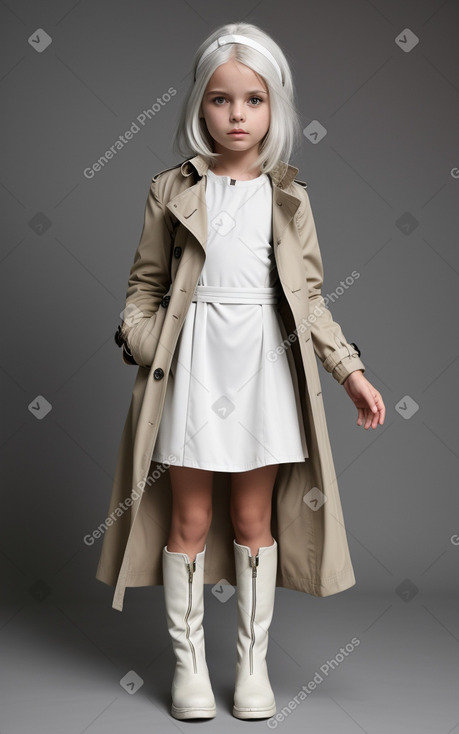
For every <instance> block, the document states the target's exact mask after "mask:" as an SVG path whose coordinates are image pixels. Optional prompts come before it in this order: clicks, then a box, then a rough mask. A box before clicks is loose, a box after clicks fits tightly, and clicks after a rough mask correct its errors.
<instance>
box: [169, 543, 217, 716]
mask: <svg viewBox="0 0 459 734" xmlns="http://www.w3.org/2000/svg"><path fill="white" fill-rule="evenodd" d="M205 552H206V546H204V550H202V551H201V552H200V553H198V554H197V555H196V558H195V560H194V561H192V562H190V559H189V557H188V555H187V554H186V553H174V552H171V551H168V550H167V546H164V548H163V557H162V563H163V581H164V598H165V603H166V613H167V626H168V630H169V634H170V636H171V637H172V646H173V649H174V653H175V656H176V659H177V660H176V665H175V672H174V678H173V680H172V707H171V714H172V716H174V717H175V718H176V719H192V718H206V719H210V718H213V717H214V716H215V714H216V705H215V698H214V694H213V692H212V687H211V684H210V679H209V670H208V668H207V663H206V657H205V642H204V629H203V626H202V622H203V617H204V560H205Z"/></svg>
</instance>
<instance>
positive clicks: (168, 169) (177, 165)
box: [152, 161, 184, 181]
mask: <svg viewBox="0 0 459 734" xmlns="http://www.w3.org/2000/svg"><path fill="white" fill-rule="evenodd" d="M183 163H184V161H182V162H181V163H177V164H176V165H175V166H171V167H170V168H165V169H164V171H160V172H159V173H156V174H155V175H154V176H153V178H152V181H156V179H157V178H158V176H161V174H162V173H166V171H173V170H174V168H180V166H182V165H183Z"/></svg>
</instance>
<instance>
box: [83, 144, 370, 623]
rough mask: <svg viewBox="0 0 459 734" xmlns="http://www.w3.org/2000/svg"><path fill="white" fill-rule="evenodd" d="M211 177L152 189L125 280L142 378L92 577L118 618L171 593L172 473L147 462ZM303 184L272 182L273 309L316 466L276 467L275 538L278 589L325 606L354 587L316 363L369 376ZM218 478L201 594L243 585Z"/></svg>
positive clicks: (198, 258) (128, 340) (197, 162)
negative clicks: (332, 302) (328, 271)
mask: <svg viewBox="0 0 459 734" xmlns="http://www.w3.org/2000/svg"><path fill="white" fill-rule="evenodd" d="M206 173H207V163H206V162H205V160H204V159H203V158H202V157H201V156H200V155H197V156H195V157H193V158H191V159H189V160H187V161H184V162H183V163H181V164H179V165H177V166H175V167H173V168H170V169H167V170H165V171H162V172H161V173H159V174H157V175H156V176H155V177H154V178H153V179H152V182H151V186H150V191H149V194H148V198H147V203H146V208H145V220H144V228H143V231H142V236H141V239H140V243H139V246H138V248H137V251H136V253H135V257H134V262H133V265H132V268H131V272H130V277H129V284H128V290H127V295H126V308H125V310H124V312H123V323H122V325H121V327H120V328H119V336H121V337H122V339H123V340H124V344H123V360H124V362H126V363H127V364H138V365H139V366H138V369H137V375H136V379H135V384H134V387H133V393H132V399H131V404H130V408H129V411H128V415H127V418H126V422H125V425H124V430H123V434H122V438H121V444H120V447H119V452H118V458H117V464H116V470H115V479H114V484H113V489H112V495H111V500H110V505H109V511H108V516H107V518H106V519H105V521H104V523H102V524H101V525H100V526H99V528H100V532H101V533H103V544H102V549H101V555H100V559H99V564H98V567H97V573H96V578H97V579H99V580H100V581H102V582H104V583H106V584H109V585H111V586H114V587H115V591H114V597H113V608H115V609H118V610H119V611H122V609H123V599H124V594H125V589H126V587H134V586H149V585H156V584H162V583H163V578H162V558H161V551H162V548H163V546H164V545H166V542H167V538H168V533H169V527H170V518H171V486H170V477H169V471H168V467H167V465H164V464H157V463H156V462H152V461H151V456H152V453H153V448H154V445H155V440H156V436H157V432H158V426H159V423H160V420H161V415H162V410H163V405H164V399H165V392H166V385H167V379H168V375H169V370H170V366H171V362H172V359H173V356H174V350H175V347H176V344H177V340H178V337H179V334H180V330H181V328H182V325H183V322H184V319H185V317H186V314H187V311H188V308H189V305H190V303H191V299H192V297H193V291H194V288H195V286H196V284H197V282H198V278H199V275H200V273H201V270H202V268H203V265H204V261H205V256H206V238H207V211H206V203H205V187H206V180H207V176H206ZM297 173H298V169H297V168H295V167H294V166H291V165H289V164H287V163H284V162H282V161H281V162H279V163H278V165H277V167H276V169H275V170H274V171H272V172H271V173H269V174H268V175H269V177H270V180H271V185H272V191H273V208H272V234H273V240H272V242H273V248H274V256H275V261H276V265H277V269H278V273H279V279H280V281H281V285H282V293H281V295H280V299H279V302H278V304H277V305H276V308H277V309H278V312H279V314H280V316H281V319H280V325H281V331H282V336H283V339H284V342H283V343H282V345H279V349H280V350H282V349H285V350H286V353H287V358H288V360H289V365H290V368H291V372H292V380H293V383H294V388H295V394H296V397H297V400H299V402H300V404H301V410H302V416H303V422H304V428H305V434H306V441H307V446H308V451H309V458H307V459H305V461H304V462H298V463H293V462H292V463H286V464H280V466H279V471H278V473H277V477H276V481H275V485H274V490H273V500H272V523H271V531H272V535H273V537H274V538H275V539H276V540H277V543H278V573H277V580H276V585H277V586H283V587H285V588H288V589H295V590H298V591H304V592H307V593H309V594H312V595H314V596H329V595H331V594H335V593H337V592H340V591H344V590H345V589H348V588H349V587H351V586H353V585H354V584H355V577H354V571H353V567H352V563H351V558H350V553H349V547H348V543H347V538H346V532H345V526H344V520H343V514H342V508H341V502H340V497H339V490H338V484H337V480H336V475H335V469H334V464H333V458H332V453H331V447H330V442H329V436H328V430H327V424H326V419H325V412H324V405H323V399H322V391H321V384H320V378H319V374H318V368H317V361H316V355H317V357H318V358H319V359H320V361H321V363H322V365H323V367H324V368H325V370H326V371H327V372H331V373H332V375H333V377H334V378H335V379H336V380H337V381H338V383H339V384H342V383H343V382H344V380H345V379H346V377H347V376H348V375H349V374H350V373H351V372H352V371H354V370H357V369H361V370H362V371H364V370H365V366H364V364H363V362H362V361H361V360H360V358H359V353H358V351H357V350H356V349H355V348H354V346H353V345H351V344H349V343H348V342H347V341H346V339H345V337H344V335H343V332H342V330H341V328H340V326H339V325H338V324H337V323H336V322H335V321H333V318H332V315H331V313H330V311H329V310H328V309H327V308H326V307H325V304H324V302H323V298H322V296H321V286H322V279H323V268H322V259H321V255H320V251H319V244H318V241H317V235H316V229H315V224H314V219H313V215H312V211H311V206H310V202H309V197H308V194H307V192H306V184H305V183H304V182H301V181H298V180H295V175H296V174H297ZM120 346H121V343H120ZM125 346H126V347H127V349H128V352H126V351H125ZM129 352H130V353H131V354H132V357H133V358H130V357H129V356H128V353H129ZM240 358H241V359H243V356H241V357H240ZM134 360H135V361H134ZM171 463H173V457H172V460H171ZM213 476H214V480H213V482H214V486H213V515H212V523H211V527H210V530H209V533H208V536H207V540H206V544H207V551H206V564H205V571H204V583H212V584H213V583H217V582H223V583H224V582H225V581H227V582H229V583H231V584H233V585H235V584H236V575H235V566H234V556H233V546H232V541H233V538H234V533H233V528H232V525H231V520H230V513H229V500H230V489H231V485H230V481H231V475H230V473H228V472H215V473H214V475H213ZM308 493H309V494H308Z"/></svg>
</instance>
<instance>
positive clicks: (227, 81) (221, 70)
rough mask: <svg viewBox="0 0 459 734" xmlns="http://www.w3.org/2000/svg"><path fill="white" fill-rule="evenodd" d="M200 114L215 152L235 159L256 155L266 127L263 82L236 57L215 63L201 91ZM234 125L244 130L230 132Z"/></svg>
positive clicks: (266, 102) (267, 106)
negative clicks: (241, 154)
mask: <svg viewBox="0 0 459 734" xmlns="http://www.w3.org/2000/svg"><path fill="white" fill-rule="evenodd" d="M200 116H201V117H202V116H203V117H204V119H205V122H206V125H207V129H208V131H209V133H210V135H211V136H212V138H213V140H214V151H215V153H220V154H222V157H227V158H232V159H234V157H235V154H236V157H237V153H238V152H240V153H243V154H244V159H247V157H251V156H250V154H251V153H253V159H254V160H255V158H256V157H257V156H258V148H259V144H260V142H261V140H262V139H263V137H264V136H265V135H266V133H267V132H268V130H269V122H270V104H269V93H268V88H267V86H266V84H265V82H264V81H263V80H262V79H261V78H260V77H259V76H257V74H255V72H254V71H252V69H249V67H248V66H245V64H241V63H240V62H238V61H235V59H230V60H229V61H227V62H226V63H225V64H221V65H220V66H218V67H217V68H216V69H215V71H214V73H213V74H212V76H211V78H210V79H209V82H208V84H207V86H206V89H205V91H204V95H203V98H202V103H201V110H200ZM235 128H238V129H241V130H243V131H244V133H245V134H235V133H231V131H232V130H234V129H235Z"/></svg>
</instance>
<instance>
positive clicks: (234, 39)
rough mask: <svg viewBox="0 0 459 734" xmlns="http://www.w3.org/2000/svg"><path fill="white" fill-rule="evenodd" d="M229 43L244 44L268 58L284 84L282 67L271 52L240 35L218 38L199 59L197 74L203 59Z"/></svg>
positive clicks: (256, 42)
mask: <svg viewBox="0 0 459 734" xmlns="http://www.w3.org/2000/svg"><path fill="white" fill-rule="evenodd" d="M227 43H243V44H245V45H246V46H251V47H252V48H254V49H256V50H257V51H259V52H260V53H261V54H263V56H266V58H267V59H269V61H270V62H271V63H272V65H273V66H274V68H275V69H276V72H277V75H278V77H279V80H280V83H281V84H282V83H283V82H282V73H281V70H280V66H279V64H278V63H277V61H276V59H275V58H274V56H273V55H272V53H271V52H270V51H268V49H267V48H265V47H264V46H262V45H261V43H258V41H253V40H252V39H251V38H246V37H245V36H238V35H231V36H220V37H219V38H217V40H216V41H214V42H213V43H211V44H210V46H208V47H207V48H206V50H205V51H204V53H203V54H202V56H201V58H200V59H199V63H198V65H197V67H196V72H197V71H198V69H199V67H200V66H201V63H202V61H203V59H205V58H206V56H208V55H209V54H210V53H212V51H215V49H216V48H219V46H224V45H225V44H227Z"/></svg>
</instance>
